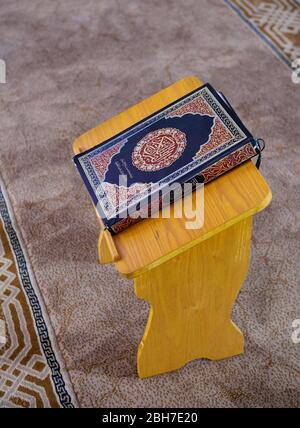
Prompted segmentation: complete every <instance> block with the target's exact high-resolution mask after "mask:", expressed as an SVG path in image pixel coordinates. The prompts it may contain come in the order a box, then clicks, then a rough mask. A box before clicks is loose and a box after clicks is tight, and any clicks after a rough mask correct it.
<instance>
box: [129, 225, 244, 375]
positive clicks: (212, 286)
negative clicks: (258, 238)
mask: <svg viewBox="0 0 300 428" xmlns="http://www.w3.org/2000/svg"><path fill="white" fill-rule="evenodd" d="M251 225H252V218H251V217H249V218H247V219H246V220H243V221H241V222H239V223H237V224H235V225H234V226H231V227H229V228H228V229H225V230H223V231H222V232H220V233H218V234H216V235H214V236H213V237H212V238H210V239H207V240H206V241H203V242H201V243H200V244H198V245H196V246H195V247H193V248H191V249H189V250H187V251H185V252H183V253H181V254H179V255H178V256H175V257H174V258H173V259H171V260H169V261H167V262H165V263H163V264H162V265H160V266H158V267H156V268H154V269H152V270H150V271H149V272H146V273H145V274H142V275H141V276H139V277H137V278H136V279H135V292H136V295H137V297H139V298H140V299H144V300H147V301H148V302H149V303H150V304H151V308H150V314H149V319H148V323H147V326H146V330H145V333H144V336H143V339H142V341H141V343H140V345H139V349H138V357H137V365H138V374H139V376H140V377H141V378H144V377H148V376H153V375H157V374H160V373H164V372H168V371H171V370H175V369H177V368H179V367H181V366H183V365H184V364H186V363H187V362H188V361H191V360H193V359H196V358H208V359H211V360H219V359H222V358H227V357H231V356H233V355H238V354H241V353H242V352H243V349H244V338H243V335H242V333H241V331H240V330H239V329H238V327H237V326H236V325H235V324H234V323H233V321H232V320H231V312H232V307H233V304H234V302H235V300H236V298H237V296H238V293H239V291H240V289H241V287H242V284H243V281H244V279H245V276H246V273H247V270H248V264H249V256H250V242H251Z"/></svg>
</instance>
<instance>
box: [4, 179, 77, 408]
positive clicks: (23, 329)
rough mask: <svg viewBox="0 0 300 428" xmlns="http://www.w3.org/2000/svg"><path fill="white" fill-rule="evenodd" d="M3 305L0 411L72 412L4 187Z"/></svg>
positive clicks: (68, 392)
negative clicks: (50, 409)
mask: <svg viewBox="0 0 300 428" xmlns="http://www.w3.org/2000/svg"><path fill="white" fill-rule="evenodd" d="M0 304H1V306H0V308H1V312H0V323H2V324H0V338H2V340H1V342H0V407H39V408H40V407H73V406H74V401H75V400H74V397H72V394H73V393H72V392H71V391H72V389H71V386H70V384H69V381H68V380H67V379H68V378H67V375H66V374H65V373H64V370H63V369H62V364H61V362H59V358H58V351H57V350H56V349H55V348H56V346H55V345H54V340H53V338H52V337H51V333H50V332H49V328H50V326H49V321H48V319H47V317H46V315H45V312H44V308H43V303H42V300H41V298H40V296H39V293H38V292H37V290H36V288H35V282H34V279H33V276H32V273H31V272H30V270H29V268H28V265H27V260H26V257H25V255H24V250H23V249H22V246H21V243H20V239H19V236H18V233H17V231H16V226H15V224H14V221H13V219H12V216H11V212H10V209H9V205H8V200H7V199H6V198H5V195H4V192H3V186H2V188H1V187H0ZM4 324H5V326H4ZM1 327H2V328H1ZM1 332H2V334H1Z"/></svg>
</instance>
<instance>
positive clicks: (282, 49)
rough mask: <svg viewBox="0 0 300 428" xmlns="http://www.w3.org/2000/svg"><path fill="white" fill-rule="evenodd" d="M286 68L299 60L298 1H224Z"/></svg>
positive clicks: (299, 12)
mask: <svg viewBox="0 0 300 428" xmlns="http://www.w3.org/2000/svg"><path fill="white" fill-rule="evenodd" d="M225 2H226V3H227V4H229V5H230V6H231V7H232V8H233V9H234V10H235V11H236V12H237V14H238V15H239V16H240V17H241V18H242V19H243V21H245V22H246V23H247V25H249V27H251V28H252V29H253V30H254V31H255V32H256V33H257V34H258V35H259V36H260V37H261V39H262V40H264V41H265V43H267V44H268V45H269V46H270V48H271V49H272V50H273V52H274V53H275V54H276V55H277V56H278V57H279V58H280V59H281V60H282V61H283V62H284V63H286V64H287V65H288V66H290V67H292V64H293V61H294V60H296V59H298V58H300V2H299V1H298V0H225Z"/></svg>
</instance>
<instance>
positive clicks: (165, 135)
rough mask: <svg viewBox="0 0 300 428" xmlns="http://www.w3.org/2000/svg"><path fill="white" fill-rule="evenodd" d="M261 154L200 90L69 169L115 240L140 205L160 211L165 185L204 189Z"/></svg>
mask: <svg viewBox="0 0 300 428" xmlns="http://www.w3.org/2000/svg"><path fill="white" fill-rule="evenodd" d="M260 150H261V149H260V145H259V143H258V140H256V139H254V137H253V136H252V134H251V133H250V132H249V131H248V129H247V128H246V127H245V125H244V124H243V123H242V121H241V120H240V119H239V117H238V115H237V113H236V112H235V111H234V109H233V108H232V106H231V105H230V104H229V102H228V101H227V99H226V98H225V96H224V95H223V94H222V93H219V92H217V91H216V90H215V89H214V88H213V87H212V86H211V85H210V84H208V83H207V84H205V85H203V86H201V87H200V88H198V89H196V90H194V91H192V92H190V93H189V94H187V95H185V96H184V97H182V98H180V99H178V100H177V101H175V102H173V103H171V104H169V105H167V106H166V107H164V108H163V109H161V110H159V111H157V112H155V113H154V114H152V115H151V116H149V117H147V118H145V119H143V120H142V121H140V122H138V123H136V124H135V125H133V126H131V127H130V128H128V129H126V130H124V131H123V132H122V133H120V134H118V135H116V136H114V137H113V138H110V139H109V140H107V141H105V142H103V143H100V144H98V145H96V146H94V147H93V148H91V149H90V150H87V151H86V152H83V153H80V154H78V155H76V156H75V157H74V162H75V164H76V166H77V168H78V170H79V172H80V174H81V177H82V179H83V181H84V183H85V185H86V187H87V189H88V191H89V193H90V195H91V197H92V200H93V202H94V204H95V206H96V208H97V211H98V213H99V215H100V216H101V218H102V220H103V223H104V226H105V227H106V228H107V229H109V230H110V231H111V232H112V233H118V232H120V231H122V230H123V229H125V228H126V227H128V226H130V225H131V224H133V223H135V222H136V221H138V220H139V219H140V216H139V215H135V214H137V213H138V212H140V211H139V210H140V208H141V204H144V205H143V206H145V207H147V204H148V203H149V201H150V199H151V204H153V201H154V202H155V201H156V206H157V208H158V209H159V207H161V198H162V195H163V194H164V191H165V189H168V188H169V186H171V185H172V184H174V183H179V184H180V185H182V184H184V183H187V182H190V183H193V182H202V183H204V184H205V183H208V182H209V181H211V180H213V179H216V178H217V177H219V176H220V175H221V174H223V173H225V172H227V171H229V170H230V169H232V168H234V167H235V166H237V165H240V164H241V163H242V162H245V161H246V160H248V159H250V158H252V157H253V156H255V155H257V154H260ZM154 205H155V203H154Z"/></svg>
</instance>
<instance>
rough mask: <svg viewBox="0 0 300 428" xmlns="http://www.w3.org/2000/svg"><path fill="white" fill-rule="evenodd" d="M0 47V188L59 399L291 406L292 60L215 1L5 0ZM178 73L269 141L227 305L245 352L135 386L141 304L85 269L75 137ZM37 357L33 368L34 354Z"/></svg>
mask: <svg viewBox="0 0 300 428" xmlns="http://www.w3.org/2000/svg"><path fill="white" fill-rule="evenodd" d="M277 3H278V2H277ZM281 3H282V2H281ZM0 40H1V44H0V58H2V59H4V60H5V61H6V68H7V76H6V84H0V108H1V115H0V126H1V131H2V132H1V134H0V151H1V152H0V175H1V177H2V179H3V186H2V187H5V189H6V193H7V196H8V199H9V200H10V202H11V205H12V210H13V212H14V216H15V224H16V226H17V229H18V231H19V234H20V236H21V238H22V243H23V244H22V248H23V249H24V250H26V254H27V257H28V266H29V265H30V269H31V270H32V272H33V274H34V277H35V280H36V289H38V290H39V295H40V296H42V299H43V301H44V309H45V310H44V319H46V316H47V319H48V321H47V326H52V329H53V335H52V337H53V340H55V344H56V345H55V346H54V341H53V347H55V349H56V350H57V352H56V353H55V355H56V359H57V360H58V359H59V361H60V367H63V368H64V372H63V373H64V375H66V376H68V378H69V379H70V383H69V382H68V381H67V378H66V377H64V382H65V384H66V385H67V384H68V385H69V387H68V388H66V392H67V393H68V394H69V396H70V401H69V403H70V404H72V405H74V406H77V405H79V406H82V407H97V406H98V407H126V406H129V407H133V406H137V407H151V406H157V407H181V406H182V407H185V406H186V407H207V406H210V407H222V406H223V407H253V406H254V407H292V406H299V405H300V388H299V385H300V383H299V373H300V364H299V363H300V362H299V345H296V344H294V343H293V341H292V340H291V335H292V332H293V328H292V323H293V320H294V319H296V318H300V314H299V303H300V299H299V282H300V278H299V259H300V248H299V239H300V214H299V213H300V199H299V184H300V179H299V176H300V171H299V169H300V163H299V155H300V153H299V144H298V142H299V139H300V128H299V123H300V103H299V94H300V85H297V84H295V83H293V81H292V79H291V72H292V70H291V69H290V67H287V65H286V64H285V63H283V62H282V61H280V60H279V59H278V57H277V56H276V55H274V53H273V52H272V50H270V49H269V47H268V46H267V44H266V42H265V40H263V39H262V38H261V37H258V34H257V33H255V32H253V31H251V30H249V28H248V27H247V26H246V25H245V23H244V22H243V20H241V19H240V18H239V17H238V16H237V13H236V11H235V10H232V8H230V7H228V2H227V3H225V2H224V1H221V0H201V1H199V0H186V1H177V2H171V1H170V0H168V1H167V0H166V1H164V2H161V1H158V0H150V1H147V2H146V1H145V2H144V1H127V0H124V1H120V0H102V1H101V2H99V1H96V0H89V1H88V2H85V3H83V2H81V1H79V0H72V1H71V0H65V1H61V0H53V1H51V2H47V1H42V0H39V1H33V0H23V1H22V2H19V1H17V0H9V1H8V0H3V1H1V5H0ZM190 74H196V75H198V76H199V77H200V78H201V80H203V81H209V82H211V83H212V84H213V85H214V86H215V87H216V88H219V89H220V90H222V92H224V93H225V94H226V96H227V97H228V98H229V100H230V102H231V103H232V104H233V106H234V107H235V108H236V109H237V111H238V112H239V114H240V116H241V117H242V119H243V120H244V121H245V123H246V124H247V125H248V127H249V128H250V129H251V130H252V131H253V132H254V133H255V134H256V135H257V136H258V137H263V138H264V139H265V140H266V144H267V147H266V150H265V153H264V159H263V164H262V173H263V175H264V176H265V178H266V180H267V181H268V183H269V185H270V187H271V189H272V190H273V201H272V203H271V205H270V206H269V207H268V208H267V209H266V210H265V211H263V212H262V213H261V214H259V215H258V216H257V217H256V218H255V221H254V230H253V234H254V236H253V245H252V259H251V266H250V270H249V273H248V276H247V279H246V281H245V284H244V286H243V289H242V292H241V293H240V296H239V298H238V301H237V304H236V305H235V308H234V314H233V316H234V321H235V322H236V324H237V325H238V326H239V327H240V328H241V329H242V330H243V332H244V334H245V341H246V349H245V355H244V356H239V357H236V358H232V359H229V360H224V361H220V362H210V361H205V360H198V361H194V362H192V363H190V364H188V365H186V366H185V367H183V368H182V369H180V370H178V371H176V372H174V373H169V374H166V375H162V376H157V377H154V378H150V379H145V380H140V379H138V377H137V374H136V350H137V346H138V343H139V341H140V338H141V336H142V334H143V330H144V327H145V324H146V320H147V316H148V306H147V304H146V303H145V302H143V301H138V300H137V299H136V297H135V296H134V291H133V284H132V283H131V282H130V281H126V280H124V279H122V278H120V277H119V276H118V275H117V273H116V272H115V269H114V267H113V266H100V265H98V264H97V262H96V261H97V239H98V232H99V230H98V224H97V219H96V216H95V214H94V210H93V209H92V206H91V203H90V200H89V196H88V194H87V192H86V190H85V188H84V185H83V184H82V182H81V180H80V177H79V176H78V173H77V171H76V170H75V169H74V166H73V165H72V162H71V157H72V142H73V141H74V139H75V138H76V137H78V136H79V135H81V134H82V133H83V132H85V131H87V130H88V129H90V128H92V127H94V126H96V125H97V124H98V123H100V122H101V121H103V120H105V119H107V118H109V117H111V116H113V115H115V114H116V113H118V112H120V111H122V110H124V109H125V108H127V107H129V106H130V105H133V104H135V103H137V102H138V101H140V100H142V99H143V98H145V97H147V96H150V95H151V94H153V93H155V92H157V91H159V90H160V89H162V88H164V87H166V86H168V85H170V84H171V83H173V82H175V81H176V80H179V79H180V78H182V77H184V76H186V75H190ZM6 199H7V198H6ZM39 301H41V299H39ZM23 310H25V309H23ZM30 316H32V314H31V315H30ZM26 319H27V318H26ZM28 319H29V320H30V319H31V318H30V317H29V318H28ZM6 323H7V321H6ZM35 337H38V333H37V332H35ZM39 340H40V339H39ZM37 343H40V342H39V341H37ZM38 358H41V359H42V360H43V362H44V363H45V359H44V357H43V355H42V351H40V354H39V357H38ZM45 369H46V370H47V373H48V381H47V382H48V385H50V384H51V385H52V391H53V395H52V397H55V399H54V398H53V400H54V401H52V402H51V400H50V398H49V397H48V402H47V401H46V399H45V395H43V396H44V400H45V401H44V405H48V406H51V405H52V404H53V405H54V403H56V405H62V404H61V402H59V398H58V395H57V393H55V391H54V390H55V386H54V382H53V380H51V374H50V373H51V370H50V368H49V366H48V368H47V365H45ZM3 372H4V371H3ZM4 373H5V372H4ZM5 381H6V380H5ZM71 384H72V385H73V390H74V394H73V393H72V387H71ZM5 388H6V389H7V386H6V387H5ZM0 390H1V389H0ZM75 394H76V396H77V399H78V402H77V401H76V400H75ZM73 397H74V399H73ZM0 400H1V397H0ZM7 404H8V403H7V402H4V403H3V401H2V402H1V405H3V406H6V405H7ZM9 404H11V405H13V404H14V405H18V404H17V403H13V402H10V403H9ZM19 405H20V406H22V402H19ZM36 405H37V402H34V400H33V401H32V402H31V406H33V407H34V406H36Z"/></svg>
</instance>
